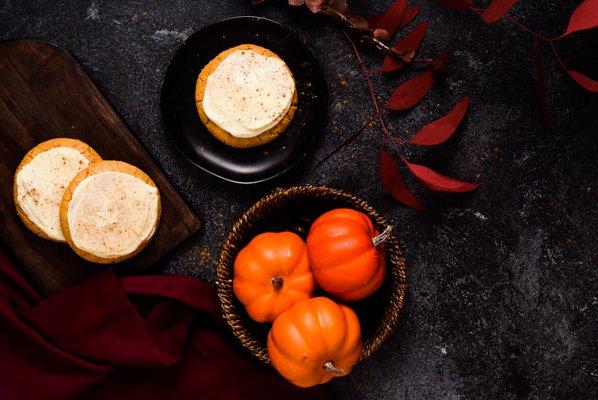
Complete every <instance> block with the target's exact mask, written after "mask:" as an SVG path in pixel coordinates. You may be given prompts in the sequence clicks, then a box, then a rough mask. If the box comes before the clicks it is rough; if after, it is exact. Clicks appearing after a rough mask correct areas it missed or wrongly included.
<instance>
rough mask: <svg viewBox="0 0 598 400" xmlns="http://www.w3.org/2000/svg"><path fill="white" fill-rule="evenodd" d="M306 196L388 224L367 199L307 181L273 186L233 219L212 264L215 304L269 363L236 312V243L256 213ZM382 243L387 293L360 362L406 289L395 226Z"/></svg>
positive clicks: (393, 318)
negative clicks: (344, 205) (328, 200)
mask: <svg viewBox="0 0 598 400" xmlns="http://www.w3.org/2000/svg"><path fill="white" fill-rule="evenodd" d="M306 197H310V198H318V197H326V198H330V197H332V198H336V199H339V200H342V201H344V202H346V203H348V204H350V205H351V206H352V207H355V208H356V209H358V210H359V211H361V212H364V213H365V214H367V215H368V216H369V217H370V219H371V220H372V222H373V223H374V225H375V226H376V227H377V228H378V229H384V228H385V227H387V226H388V225H391V224H389V223H388V221H387V220H386V219H384V218H383V217H382V216H381V215H380V214H379V213H378V212H377V211H376V210H375V209H374V208H373V207H372V206H371V205H370V204H369V203H368V202H367V201H365V200H363V199H361V198H359V197H357V196H355V195H353V194H351V193H349V192H347V191H344V190H342V189H335V188H331V187H328V186H323V185H311V184H306V185H298V186H291V187H287V188H277V189H274V190H273V191H271V192H270V193H268V194H267V195H265V196H263V197H262V198H261V199H259V200H258V201H257V202H255V203H254V204H253V205H252V206H251V207H249V208H248V209H247V210H246V211H245V212H244V213H243V214H242V215H241V216H240V217H239V218H238V219H237V220H236V221H235V223H234V224H233V226H232V227H231V229H230V231H229V233H228V235H227V236H226V239H225V241H224V243H223V244H222V248H221V253H220V257H219V260H218V264H217V267H216V280H215V284H216V292H217V297H218V303H219V305H220V310H221V313H222V317H223V319H224V320H225V321H226V323H227V325H228V326H229V327H230V329H231V330H232V332H233V335H234V336H235V337H236V338H237V339H238V340H239V341H240V342H241V344H242V345H243V347H245V348H246V349H247V350H249V352H250V353H251V354H252V355H253V356H255V357H256V358H258V359H259V360H261V361H262V362H264V363H266V364H269V363H270V359H269V357H268V350H267V348H266V345H265V344H264V343H263V342H262V341H261V340H259V339H258V338H256V337H255V335H254V334H253V333H252V332H251V330H249V329H248V328H247V326H245V325H244V324H243V322H242V320H241V318H240V316H239V312H244V310H239V307H237V305H236V304H235V300H234V299H235V297H234V292H233V285H232V274H233V272H232V271H233V264H234V259H235V257H236V255H237V253H238V251H239V250H240V248H238V247H237V245H238V244H239V243H238V242H241V241H242V240H243V239H244V238H245V235H246V233H247V232H248V231H250V230H251V229H252V228H253V223H252V221H253V220H255V219H256V218H258V217H259V214H260V212H262V211H263V210H265V209H267V208H269V207H272V206H277V207H281V206H283V205H284V203H286V202H287V201H288V200H289V199H298V198H306ZM386 243H387V246H386V251H387V261H390V262H387V278H386V279H388V280H389V282H390V286H391V294H390V298H389V301H388V304H386V305H385V307H384V311H383V314H382V315H383V317H382V320H381V321H380V323H379V324H378V326H377V327H376V328H375V330H374V333H373V335H372V336H371V337H370V338H369V339H368V340H366V341H364V346H363V347H364V350H363V354H362V356H361V358H360V361H363V360H365V359H367V358H369V357H370V356H371V355H372V354H373V353H374V352H376V350H378V349H379V348H380V346H381V345H382V343H384V342H385V341H386V340H387V339H388V337H389V336H390V335H391V334H392V332H393V330H394V328H395V326H396V324H397V322H398V320H399V317H400V314H401V312H402V310H403V307H404V302H405V295H406V290H407V267H406V261H405V257H404V255H403V250H402V247H401V245H400V243H399V240H398V238H397V236H396V229H393V230H392V231H391V234H390V236H389V238H388V239H387V241H386Z"/></svg>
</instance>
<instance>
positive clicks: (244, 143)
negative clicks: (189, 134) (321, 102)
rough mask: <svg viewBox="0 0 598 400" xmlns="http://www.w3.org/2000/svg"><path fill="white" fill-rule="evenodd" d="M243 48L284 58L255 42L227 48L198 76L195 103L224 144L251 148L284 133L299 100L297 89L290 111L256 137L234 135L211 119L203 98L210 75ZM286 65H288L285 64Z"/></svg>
mask: <svg viewBox="0 0 598 400" xmlns="http://www.w3.org/2000/svg"><path fill="white" fill-rule="evenodd" d="M242 50H252V51H255V52H256V53H259V54H261V55H263V56H267V57H274V58H277V59H279V60H281V61H282V59H281V58H280V57H279V56H278V55H277V54H276V53H274V52H272V51H270V50H268V49H266V48H264V47H261V46H257V45H253V44H242V45H239V46H236V47H232V48H230V49H228V50H225V51H223V52H222V53H220V54H218V55H217V56H216V57H215V58H214V59H212V61H210V62H209V63H208V64H207V65H206V66H205V67H204V68H203V69H202V70H201V72H200V73H199V76H198V78H197V83H196V86H195V103H196V107H197V112H198V114H199V117H200V119H201V121H202V122H203V124H204V125H205V126H206V128H207V129H208V131H209V132H210V133H211V134H212V135H213V136H214V137H215V138H216V139H218V140H219V141H221V142H222V143H224V144H227V145H229V146H231V147H235V148H249V147H255V146H260V145H263V144H266V143H268V142H271V141H272V140H274V139H276V138H277V137H278V136H279V135H280V134H282V133H283V132H284V131H285V129H286V128H287V127H288V126H289V124H290V123H291V120H292V119H293V116H294V115H295V111H296V110H297V101H298V97H297V90H296V89H295V90H294V92H293V97H292V101H291V105H290V107H289V109H288V111H287V112H286V114H285V115H284V116H283V117H282V119H281V120H280V121H278V123H277V124H276V125H274V126H273V127H271V128H270V129H268V130H266V131H264V132H262V133H260V134H259V135H257V136H254V137H248V138H243V137H237V136H233V135H232V134H230V133H229V132H227V131H226V130H224V129H222V128H221V127H220V126H218V125H217V124H216V123H215V122H214V121H212V120H210V118H209V117H208V116H207V114H206V112H205V111H204V108H203V99H204V93H205V89H206V85H207V80H208V77H209V76H210V75H211V74H212V73H213V72H214V71H215V70H216V68H217V67H218V65H219V64H220V63H221V62H222V61H223V60H224V59H226V58H227V57H228V56H229V55H230V54H232V53H235V52H237V51H242ZM285 67H286V65H285ZM286 69H287V70H288V72H289V74H291V71H290V70H289V69H288V67H286ZM291 76H292V74H291Z"/></svg>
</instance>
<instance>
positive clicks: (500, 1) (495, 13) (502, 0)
mask: <svg viewBox="0 0 598 400" xmlns="http://www.w3.org/2000/svg"><path fill="white" fill-rule="evenodd" d="M515 3H517V0H494V1H493V2H492V3H490V4H489V5H488V7H487V8H486V9H485V10H484V12H483V13H482V19H483V20H484V22H486V23H487V24H493V23H494V22H496V21H498V20H499V19H501V18H502V17H503V16H504V15H505V14H506V13H507V12H508V11H509V10H510V9H511V7H513V6H514V5H515Z"/></svg>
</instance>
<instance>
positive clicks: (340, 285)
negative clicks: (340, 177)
mask: <svg viewBox="0 0 598 400" xmlns="http://www.w3.org/2000/svg"><path fill="white" fill-rule="evenodd" d="M389 234H390V227H388V228H387V229H386V230H385V231H384V232H383V233H382V234H381V235H379V233H378V231H377V230H376V229H375V228H374V225H373V224H372V221H371V220H370V218H369V217H368V216H367V215H365V214H363V213H361V212H359V211H356V210H352V209H349V208H338V209H335V210H332V211H328V212H327V213H325V214H323V215H321V216H320V217H319V218H318V219H316V220H315V221H314V223H313V224H312V226H311V228H310V231H309V235H308V236H307V251H308V253H309V260H310V263H311V268H312V271H313V273H314V277H315V278H316V281H317V282H318V284H319V285H320V287H322V289H324V290H325V291H327V292H328V293H330V294H332V295H334V296H335V297H337V298H339V299H341V300H344V301H356V300H360V299H363V298H365V297H367V296H369V295H371V294H372V293H374V292H375V291H376V290H378V288H379V287H380V285H382V282H383V281H384V275H385V271H386V267H385V261H384V252H383V251H382V249H381V248H379V247H378V246H379V245H380V244H381V243H382V242H383V241H384V240H385V239H386V238H387V237H388V235H389Z"/></svg>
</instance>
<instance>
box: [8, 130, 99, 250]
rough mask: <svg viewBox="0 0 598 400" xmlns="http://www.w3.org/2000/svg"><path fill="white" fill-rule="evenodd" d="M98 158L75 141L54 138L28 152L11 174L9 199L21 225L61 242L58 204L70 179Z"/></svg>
mask: <svg viewBox="0 0 598 400" xmlns="http://www.w3.org/2000/svg"><path fill="white" fill-rule="evenodd" d="M99 160H101V157H100V156H99V155H98V153H96V152H95V151H94V150H93V149H92V148H91V147H90V146H89V145H87V144H85V143H83V142H81V141H80V140H76V139H69V138H58V139H52V140H48V141H45V142H42V143H40V144H38V145H37V146H35V147H34V148H33V149H31V150H30V151H29V152H28V153H27V154H26V155H25V157H24V158H23V160H22V161H21V163H20V164H19V166H18V167H17V170H16V172H15V176H14V181H13V197H14V201H15V207H16V209H17V214H18V215H19V217H20V218H21V220H22V221H23V223H24V224H25V225H26V226H27V227H28V228H29V229H30V230H31V231H32V232H33V233H35V234H36V235H38V236H40V237H43V238H44V239H50V240H54V241H57V242H64V241H65V239H64V235H63V234H62V230H61V228H60V219H59V210H60V201H61V200H62V196H63V194H64V191H65V189H66V188H67V186H68V185H69V183H70V182H71V180H72V179H73V178H74V177H75V175H77V174H78V173H79V172H80V171H81V170H84V169H85V168H87V167H88V166H89V165H90V164H91V163H93V162H95V161H99Z"/></svg>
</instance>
